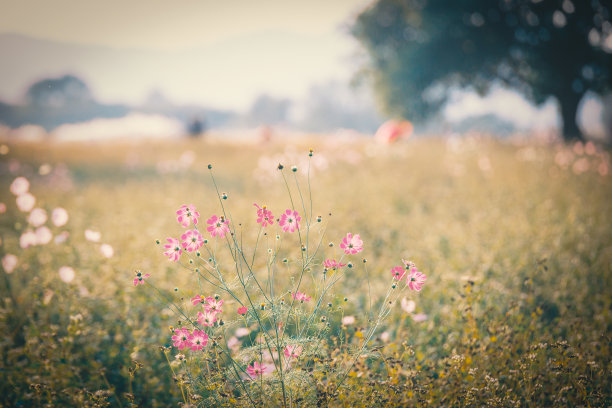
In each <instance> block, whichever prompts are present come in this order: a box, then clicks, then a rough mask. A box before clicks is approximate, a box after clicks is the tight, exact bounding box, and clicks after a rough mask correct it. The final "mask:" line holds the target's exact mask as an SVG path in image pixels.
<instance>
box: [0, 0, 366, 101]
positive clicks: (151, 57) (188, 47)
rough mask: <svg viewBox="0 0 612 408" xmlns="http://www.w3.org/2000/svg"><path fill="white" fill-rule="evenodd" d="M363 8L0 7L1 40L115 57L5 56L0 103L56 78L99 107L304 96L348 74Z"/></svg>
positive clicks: (282, 2)
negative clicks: (79, 81)
mask: <svg viewBox="0 0 612 408" xmlns="http://www.w3.org/2000/svg"><path fill="white" fill-rule="evenodd" d="M368 3H369V1H368V0H309V1H303V0H302V1H297V0H248V1H247V0H223V1H221V0H200V1H196V0H177V1H169V0H166V1H160V0H140V1H135V0H104V1H94V0H52V1H47V0H38V1H35V0H19V1H7V0H0V10H2V12H1V13H0V33H16V34H22V35H26V36H29V37H33V38H37V39H44V40H50V41H56V42H61V43H67V44H73V45H75V44H78V45H84V46H90V47H91V46H102V47H105V48H112V49H113V52H114V53H113V52H106V51H108V50H105V49H104V48H95V47H94V48H92V51H90V52H88V53H85V55H86V56H83V55H84V53H76V55H77V56H75V53H74V52H71V53H68V57H66V58H57V60H53V59H54V58H53V57H49V58H46V59H44V60H42V61H40V55H41V53H40V52H38V51H32V55H27V52H28V50H23V49H22V50H12V52H13V54H16V55H13V54H8V56H12V57H15V58H17V60H15V61H14V62H13V63H12V64H13V66H10V65H5V67H4V68H2V67H0V70H3V69H4V71H5V72H4V73H3V74H4V77H5V81H4V82H2V83H0V99H2V100H7V101H11V102H15V101H18V100H19V98H20V97H22V95H23V93H24V92H25V89H26V88H27V86H28V85H29V84H30V83H31V82H33V81H35V80H38V79H40V78H42V77H45V76H53V75H61V74H63V73H74V74H77V75H79V76H81V77H82V78H84V79H85V80H86V82H87V83H88V84H89V85H90V87H91V88H92V90H93V91H94V94H95V96H96V97H97V98H98V99H99V100H101V101H103V102H128V103H141V102H142V101H143V100H144V99H145V98H146V96H147V95H148V94H149V93H150V92H151V91H152V90H159V91H161V92H162V93H163V94H164V95H166V96H167V97H168V98H169V99H170V100H171V101H172V102H175V103H196V104H204V105H208V106H211V107H219V108H228V109H239V110H244V109H247V108H248V107H249V106H250V104H251V103H252V102H253V100H254V99H255V98H256V97H257V96H258V95H260V94H262V93H267V94H270V95H272V96H276V97H289V98H294V99H298V98H303V97H305V95H306V94H307V91H308V89H309V88H310V87H311V86H312V85H314V84H321V83H325V82H327V81H329V80H342V81H348V80H350V78H351V76H352V75H353V73H354V72H355V71H356V70H357V68H358V67H356V66H355V64H352V63H351V61H352V60H351V56H352V55H354V53H355V51H356V49H357V44H356V42H355V41H354V40H353V39H352V38H351V37H350V36H349V35H348V34H347V33H346V31H347V30H346V26H347V24H348V23H349V22H350V21H351V18H352V17H353V16H355V15H356V14H357V13H358V12H359V11H361V10H362V9H363V8H364V7H365V6H366V5H367V4H368ZM0 51H6V50H0ZM4 54H5V58H6V57H7V55H6V53H4ZM141 57H142V58H141ZM71 58H72V59H71ZM7 60H8V58H6V59H5V61H7ZM18 64H20V66H18ZM7 76H10V78H6V77H7Z"/></svg>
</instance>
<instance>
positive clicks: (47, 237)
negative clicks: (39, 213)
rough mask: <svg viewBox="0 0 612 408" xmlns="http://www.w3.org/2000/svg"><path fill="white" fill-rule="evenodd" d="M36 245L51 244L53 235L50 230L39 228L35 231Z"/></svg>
mask: <svg viewBox="0 0 612 408" xmlns="http://www.w3.org/2000/svg"><path fill="white" fill-rule="evenodd" d="M35 234H36V244H38V245H46V244H48V243H49V242H51V239H52V238H53V234H52V233H51V230H50V229H49V228H47V227H44V226H43V227H39V228H37V229H36V233H35Z"/></svg>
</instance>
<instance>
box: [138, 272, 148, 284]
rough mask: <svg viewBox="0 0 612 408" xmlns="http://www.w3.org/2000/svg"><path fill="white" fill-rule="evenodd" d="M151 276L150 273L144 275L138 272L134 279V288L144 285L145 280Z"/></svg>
mask: <svg viewBox="0 0 612 408" xmlns="http://www.w3.org/2000/svg"><path fill="white" fill-rule="evenodd" d="M149 276H151V274H150V273H147V274H144V275H143V274H142V273H140V272H136V277H135V278H134V286H138V285H144V280H145V279H147V278H148V277H149Z"/></svg>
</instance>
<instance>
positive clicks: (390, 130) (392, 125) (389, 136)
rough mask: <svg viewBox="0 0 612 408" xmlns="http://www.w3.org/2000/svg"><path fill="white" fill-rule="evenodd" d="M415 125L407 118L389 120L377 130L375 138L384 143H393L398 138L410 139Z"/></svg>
mask: <svg viewBox="0 0 612 408" xmlns="http://www.w3.org/2000/svg"><path fill="white" fill-rule="evenodd" d="M413 130H414V126H412V123H411V122H410V121H407V120H393V119H392V120H388V121H386V122H385V123H383V124H382V125H380V127H379V128H378V130H377V131H376V135H374V138H375V139H376V140H378V141H379V142H382V143H393V142H395V141H396V140H398V139H408V138H409V137H410V135H412V131H413Z"/></svg>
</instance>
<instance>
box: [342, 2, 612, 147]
mask: <svg viewBox="0 0 612 408" xmlns="http://www.w3.org/2000/svg"><path fill="white" fill-rule="evenodd" d="M608 1H609V0H606V1H603V0H452V1H448V0H378V1H376V2H375V3H374V4H373V5H371V6H370V7H368V8H367V9H366V10H364V11H363V12H362V13H361V14H360V15H359V16H358V17H357V19H356V21H355V24H354V25H353V27H352V33H353V35H354V36H355V37H356V38H357V39H358V40H360V41H361V43H362V44H363V45H364V46H365V49H366V50H367V52H368V54H369V56H370V61H371V62H370V65H369V67H368V69H367V70H366V72H368V71H369V72H371V73H372V74H373V77H374V83H375V88H376V90H377V92H378V95H379V97H380V98H381V99H382V102H383V105H384V107H385V108H386V110H387V113H389V114H393V115H399V116H403V117H406V118H408V119H411V120H415V119H422V118H424V117H425V116H426V115H427V114H428V113H429V112H432V111H435V110H437V109H438V108H440V107H441V106H442V104H444V102H445V101H446V99H447V96H448V94H447V92H446V90H447V89H448V87H449V86H451V85H458V86H466V85H472V86H473V87H474V89H475V90H476V91H477V92H478V93H479V94H481V95H482V94H485V93H486V92H487V91H488V89H489V87H490V86H491V84H492V83H494V82H495V81H501V82H502V83H504V84H506V85H508V86H511V87H513V88H516V89H518V90H519V91H520V92H522V93H523V94H524V95H525V96H526V97H527V98H529V99H530V100H532V101H533V102H535V103H537V104H540V103H542V102H544V100H545V99H546V98H547V97H549V96H551V95H552V96H554V97H556V98H557V100H558V101H559V104H560V107H561V116H562V119H563V137H564V139H565V140H572V139H582V138H583V136H582V134H581V132H580V130H579V128H578V125H577V122H576V113H577V109H578V105H579V102H580V100H581V99H582V97H583V96H584V94H585V92H587V91H588V90H591V91H594V92H598V93H604V92H606V91H608V90H610V88H612V72H611V71H612V23H611V21H610V11H611V10H610V7H609V5H610V3H609V2H608Z"/></svg>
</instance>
